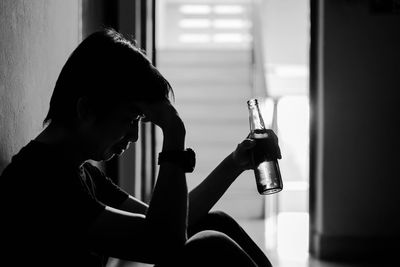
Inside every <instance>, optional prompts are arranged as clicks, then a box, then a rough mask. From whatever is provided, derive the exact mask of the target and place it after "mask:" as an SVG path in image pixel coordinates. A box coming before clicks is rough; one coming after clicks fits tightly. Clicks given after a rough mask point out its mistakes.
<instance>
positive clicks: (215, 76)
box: [160, 66, 251, 85]
mask: <svg viewBox="0 0 400 267" xmlns="http://www.w3.org/2000/svg"><path fill="white" fill-rule="evenodd" d="M160 71H161V73H162V74H163V76H164V77H165V78H166V79H167V80H168V81H169V82H170V83H171V85H174V84H175V83H180V82H185V83H188V82H190V84H197V83H198V84H203V83H216V84H221V83H226V84H229V85H230V84H235V83H241V84H243V83H245V84H249V83H250V75H251V73H250V70H249V68H248V67H247V66H243V67H241V68H234V69H232V68H214V67H209V68H168V69H160Z"/></svg>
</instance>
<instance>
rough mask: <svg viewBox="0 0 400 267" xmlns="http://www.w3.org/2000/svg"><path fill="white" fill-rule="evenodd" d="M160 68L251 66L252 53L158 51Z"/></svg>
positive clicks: (239, 51) (204, 50) (228, 50)
mask: <svg viewBox="0 0 400 267" xmlns="http://www.w3.org/2000/svg"><path fill="white" fill-rule="evenodd" d="M157 55H158V58H159V60H157V62H158V65H157V67H158V68H164V67H168V68H169V67H173V66H217V65H222V66H225V65H226V64H229V65H239V66H240V65H250V64H251V52H250V50H246V49H224V50H221V49H215V50H214V49H196V50H193V49H190V50H183V49H179V50H173V49H168V50H162V49H161V50H157Z"/></svg>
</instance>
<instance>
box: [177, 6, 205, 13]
mask: <svg viewBox="0 0 400 267" xmlns="http://www.w3.org/2000/svg"><path fill="white" fill-rule="evenodd" d="M179 11H180V12H181V13H183V14H202V15H204V14H209V13H211V7H210V6H209V5H182V6H181V7H180V8H179Z"/></svg>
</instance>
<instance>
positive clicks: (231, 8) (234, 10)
mask: <svg viewBox="0 0 400 267" xmlns="http://www.w3.org/2000/svg"><path fill="white" fill-rule="evenodd" d="M214 12H215V13H217V14H241V13H243V12H244V8H243V6H239V5H216V6H215V7H214Z"/></svg>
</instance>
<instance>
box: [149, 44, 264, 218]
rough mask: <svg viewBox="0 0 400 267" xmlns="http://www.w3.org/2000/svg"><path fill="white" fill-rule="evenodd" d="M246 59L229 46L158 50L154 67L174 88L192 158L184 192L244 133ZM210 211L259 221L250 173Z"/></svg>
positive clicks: (260, 203)
mask: <svg viewBox="0 0 400 267" xmlns="http://www.w3.org/2000/svg"><path fill="white" fill-rule="evenodd" d="M250 56H251V55H250V50H248V49H233V48H232V49H224V50H223V49H216V48H214V49H210V48H209V49H163V50H158V58H157V62H158V64H157V67H158V68H159V69H160V71H161V73H162V74H163V75H164V76H165V77H166V78H167V79H168V80H169V82H170V83H171V85H172V87H173V89H174V92H175V106H176V108H177V110H178V112H179V114H180V115H181V117H182V118H183V120H184V122H185V125H186V130H187V135H186V136H187V138H186V145H187V147H192V148H193V149H194V150H195V151H196V154H197V165H196V170H195V172H194V173H193V174H189V175H187V181H188V187H189V190H190V189H192V188H193V187H195V186H196V185H197V184H199V183H200V182H201V181H202V180H203V179H204V178H205V177H206V176H207V175H208V174H209V173H210V172H211V171H212V170H213V169H214V168H215V167H216V166H217V164H218V163H219V162H221V161H222V160H223V159H224V158H225V157H226V156H227V155H229V154H230V153H231V152H232V151H233V150H234V149H235V148H236V146H237V144H238V143H239V142H241V141H242V140H243V139H244V138H245V137H246V136H247V134H248V132H249V125H248V113H247V104H246V101H247V100H248V99H249V98H250V97H251V94H250V92H251V83H250V82H251V76H252V73H251V68H250V66H251V62H250V60H251V58H250ZM214 208H215V209H218V210H223V211H225V212H228V213H229V214H231V215H232V216H233V217H235V218H237V219H252V218H261V217H262V216H263V214H264V198H263V197H262V196H260V195H258V193H257V191H256V186H255V181H254V175H253V173H252V172H251V171H248V172H245V173H243V174H242V175H241V176H240V177H239V178H238V179H237V180H236V181H235V183H234V184H233V185H232V186H231V187H230V188H229V190H228V191H227V192H226V194H225V195H224V196H223V197H222V198H221V200H220V201H219V202H218V203H217V204H216V206H215V207H214Z"/></svg>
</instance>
